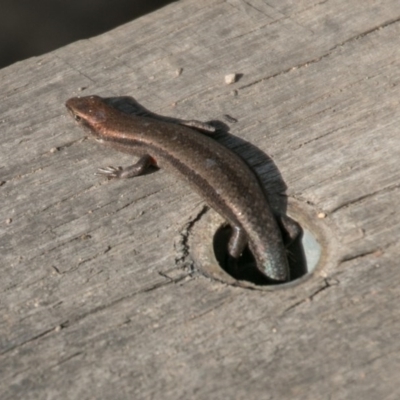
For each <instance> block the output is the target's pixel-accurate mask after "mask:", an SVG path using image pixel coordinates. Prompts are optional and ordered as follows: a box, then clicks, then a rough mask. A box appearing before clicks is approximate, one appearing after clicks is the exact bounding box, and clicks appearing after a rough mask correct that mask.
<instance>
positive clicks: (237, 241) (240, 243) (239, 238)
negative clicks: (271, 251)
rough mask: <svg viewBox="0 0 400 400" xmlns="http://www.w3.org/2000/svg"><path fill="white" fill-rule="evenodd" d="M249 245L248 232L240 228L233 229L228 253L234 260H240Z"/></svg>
mask: <svg viewBox="0 0 400 400" xmlns="http://www.w3.org/2000/svg"><path fill="white" fill-rule="evenodd" d="M246 245H247V235H246V232H245V231H244V230H243V229H242V228H240V227H239V226H233V227H232V234H231V237H230V239H229V243H228V253H229V255H230V256H231V257H232V258H234V259H236V260H237V259H238V258H239V257H240V256H241V255H242V253H243V250H244V249H245V248H246Z"/></svg>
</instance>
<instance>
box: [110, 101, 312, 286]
mask: <svg viewBox="0 0 400 400" xmlns="http://www.w3.org/2000/svg"><path fill="white" fill-rule="evenodd" d="M105 101H106V102H107V103H108V104H110V105H111V106H112V107H115V108H117V109H118V110H119V111H121V112H123V113H126V114H129V115H135V116H141V117H148V118H152V119H156V120H159V121H164V122H170V123H175V124H181V125H185V126H188V127H191V128H193V129H197V130H200V131H205V132H206V134H208V135H209V136H212V139H213V140H216V141H218V142H219V143H220V144H222V145H223V146H225V147H227V148H228V149H230V150H231V151H232V152H234V153H236V154H237V155H238V156H239V157H240V158H242V159H243V160H244V161H245V162H246V163H247V164H248V165H249V167H250V168H251V169H252V170H253V171H254V173H255V175H256V176H257V178H258V180H259V181H260V183H261V186H262V187H263V188H264V191H265V194H266V196H267V199H268V201H269V204H270V206H271V208H272V211H273V212H274V213H275V214H276V215H277V216H279V215H283V216H286V211H287V195H286V194H285V193H286V190H287V186H286V184H285V182H284V180H283V178H282V175H281V173H280V172H279V170H278V168H277V166H276V164H275V163H274V161H273V160H272V158H271V157H269V156H268V155H267V154H265V153H264V152H263V151H261V150H260V149H259V148H258V147H256V146H255V145H253V144H252V143H250V142H248V141H246V140H244V139H242V138H239V137H237V136H234V135H232V134H231V133H229V130H230V128H229V126H228V125H227V124H225V123H224V122H222V121H219V120H212V121H208V122H206V123H204V122H200V121H192V120H191V121H187V120H182V119H179V118H174V117H166V116H163V115H160V114H156V113H153V112H151V111H149V110H147V109H146V108H145V107H144V106H142V105H141V104H140V103H139V102H138V101H137V100H135V99H134V98H133V97H131V96H121V97H109V98H106V99H105ZM229 121H231V122H232V123H233V122H235V121H234V119H229ZM156 170H157V168H154V169H152V170H151V171H149V173H152V172H155V171H156ZM277 221H278V225H279V226H280V229H281V231H282V236H283V239H284V242H285V245H286V246H287V253H288V260H289V267H290V276H291V280H295V279H298V278H300V277H301V276H303V275H305V274H306V273H307V265H306V260H305V255H304V250H303V247H302V244H301V234H299V235H298V237H297V238H296V239H295V240H291V239H290V234H289V233H288V232H287V231H286V229H285V227H284V226H283V225H282V224H281V223H280V222H279V218H277ZM230 232H231V229H230V227H229V225H227V226H224V227H221V228H220V229H219V230H218V231H217V232H216V234H215V237H214V252H215V256H216V258H217V260H218V262H219V264H220V265H221V267H222V268H223V269H224V270H225V271H226V272H227V273H228V274H230V275H231V276H233V277H234V278H235V279H238V280H245V281H249V282H252V283H254V284H257V285H271V284H276V282H272V281H271V280H269V279H268V278H266V277H265V275H264V274H262V273H261V272H260V271H259V270H258V269H257V268H256V267H255V262H254V259H253V257H252V254H251V252H250V251H249V250H248V249H246V250H245V252H244V253H243V255H242V256H241V257H240V259H239V262H238V263H234V264H233V263H231V262H229V257H227V251H226V249H227V246H228V242H229V238H230Z"/></svg>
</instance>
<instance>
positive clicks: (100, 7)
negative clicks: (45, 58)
mask: <svg viewBox="0 0 400 400" xmlns="http://www.w3.org/2000/svg"><path fill="white" fill-rule="evenodd" d="M172 1H173V0H67V1H66V0H36V1H32V0H0V68H3V67H5V66H7V65H10V64H12V63H14V62H16V61H20V60H23V59H25V58H28V57H32V56H38V55H40V54H43V53H46V52H49V51H52V50H54V49H57V48H58V47H62V46H65V45H66V44H68V43H71V42H74V41H76V40H79V39H85V38H88V37H92V36H96V35H99V34H100V33H103V32H106V31H109V30H111V29H113V28H115V27H117V26H119V25H122V24H124V23H126V22H128V21H131V20H133V19H135V18H137V17H140V16H141V15H144V14H147V13H149V12H151V11H154V10H156V9H157V8H160V7H162V6H164V5H166V4H168V3H172Z"/></svg>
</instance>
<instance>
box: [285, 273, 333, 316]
mask: <svg viewBox="0 0 400 400" xmlns="http://www.w3.org/2000/svg"><path fill="white" fill-rule="evenodd" d="M339 283H340V282H339V280H337V279H330V278H325V279H324V285H323V286H321V287H320V288H318V289H316V290H315V291H314V292H313V293H312V294H310V295H309V296H307V297H306V298H304V299H301V300H299V301H298V302H296V303H294V304H292V305H291V306H290V307H288V308H286V309H285V310H284V312H283V314H285V313H287V312H288V311H291V310H293V309H294V308H297V307H298V306H300V305H302V304H304V303H307V302H311V301H313V300H314V298H315V297H316V296H317V295H319V294H320V293H322V292H324V291H325V290H326V289H329V288H330V287H332V286H338V285H339Z"/></svg>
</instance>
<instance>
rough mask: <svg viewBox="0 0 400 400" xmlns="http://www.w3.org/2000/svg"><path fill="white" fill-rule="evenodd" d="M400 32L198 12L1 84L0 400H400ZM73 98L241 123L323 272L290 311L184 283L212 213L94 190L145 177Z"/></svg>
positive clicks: (135, 25) (369, 23)
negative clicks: (92, 130) (307, 223)
mask: <svg viewBox="0 0 400 400" xmlns="http://www.w3.org/2000/svg"><path fill="white" fill-rule="evenodd" d="M399 21H400V4H399V3H398V2H396V1H394V0H389V1H386V2H384V4H382V2H380V1H366V2H364V3H363V7H360V6H359V3H358V2H355V1H352V2H348V1H344V0H336V1H321V2H319V3H314V4H312V5H310V3H309V2H302V1H299V2H295V3H293V2H290V1H272V2H268V4H267V3H264V2H261V1H256V0H254V1H246V2H242V1H239V0H230V1H228V2H226V1H217V0H207V1H202V2H196V1H193V0H185V1H180V2H177V3H174V4H171V5H169V6H168V7H165V8H163V9H161V10H158V11H157V12H155V13H153V14H150V15H147V16H145V17H143V18H140V19H138V20H136V21H134V22H132V23H130V24H127V25H124V26H122V27H120V28H118V29H116V30H114V31H111V32H108V33H107V34H104V35H101V36H99V37H96V38H92V39H90V40H85V41H80V42H77V43H74V44H72V45H70V46H67V47H65V48H62V49H59V50H57V51H55V52H52V53H49V54H47V55H45V56H42V57H38V58H33V59H30V60H26V61H24V62H21V63H17V64H15V65H12V66H10V67H8V68H5V69H3V70H0V76H1V82H2V101H1V104H0V126H1V137H2V141H1V145H0V181H1V182H2V185H1V186H0V201H1V205H2V207H1V208H0V221H1V223H0V252H1V258H0V265H1V276H2V279H1V282H0V287H1V290H0V309H1V312H0V316H1V318H0V354H1V356H0V376H1V378H2V379H1V383H0V397H1V398H2V399H8V398H10V399H11V398H21V397H23V398H28V399H29V398H60V397H62V398H78V397H79V398H83V399H86V398H87V399H89V398H161V397H162V398H171V399H172V398H173V399H176V398H196V399H206V398H235V399H242V398H243V399H244V398H246V399H248V398H304V399H306V398H310V399H315V398H327V397H329V398H374V399H375V398H388V399H395V398H398V397H399V389H398V387H397V375H398V374H397V371H398V367H399V363H400V355H399V354H400V353H399V349H398V347H399V345H398V340H397V332H398V331H399V328H400V327H399V323H398V321H399V311H398V307H397V300H398V297H399V294H400V290H399V289H398V287H397V286H398V285H397V282H398V280H399V274H400V272H399V269H398V268H397V264H398V263H397V259H398V255H399V249H398V246H397V238H398V236H399V227H400V223H399V222H400V221H399V215H398V212H397V208H398V207H397V202H396V199H397V197H398V191H399V189H398V188H399V183H398V182H399V171H398V169H397V168H396V163H397V159H398V153H399V149H400V135H399V133H398V129H397V126H399V119H400V112H399V111H398V110H399V98H400V96H399V84H398V83H399V81H400V78H399V77H400V65H399V64H400V63H399V61H398V60H399V59H400V57H399V53H400V50H399V49H400V46H399V37H400V24H399ZM180 68H182V73H181V74H180V75H179V74H177V73H176V71H177V70H178V69H180ZM232 72H235V73H240V74H243V76H242V77H241V79H240V80H239V81H238V82H237V83H235V84H233V85H225V83H224V75H225V74H227V73H232ZM79 88H81V90H79ZM82 88H85V89H84V90H82ZM79 93H82V94H89V93H95V94H99V95H102V96H122V95H132V96H134V97H135V98H136V99H137V100H138V101H139V102H140V103H141V104H143V105H144V106H146V107H148V108H149V109H150V110H152V111H155V112H158V113H161V114H166V115H171V116H174V117H178V118H185V119H201V120H223V115H224V114H229V115H231V116H232V117H234V118H236V119H237V120H238V122H237V123H235V124H233V123H232V124H231V133H232V134H233V135H235V136H236V137H237V139H238V140H236V141H235V140H231V139H229V140H226V139H223V140H225V142H226V143H227V144H228V145H230V146H233V147H235V150H236V151H238V152H240V153H241V154H242V155H243V156H244V157H246V159H247V160H248V161H249V162H250V163H252V164H253V165H254V166H255V168H256V170H257V172H258V173H259V174H260V176H261V177H262V179H263V181H264V182H265V184H266V185H267V186H268V187H270V188H271V189H272V191H276V192H279V191H280V190H281V188H282V185H281V183H282V182H281V179H282V178H283V181H284V182H283V183H284V184H286V186H287V187H288V193H289V195H290V196H291V197H293V198H295V199H296V204H299V205H300V206H299V207H300V210H301V208H302V207H303V208H304V212H305V214H304V215H305V218H306V219H307V218H309V219H310V218H311V219H312V218H314V221H313V223H316V224H320V225H321V229H325V230H326V232H328V233H329V234H330V237H328V241H327V243H326V244H325V245H326V247H327V250H328V251H327V256H326V257H327V258H326V260H325V262H324V264H323V265H322V266H321V268H320V269H319V270H318V271H317V272H316V273H315V274H314V275H313V276H312V277H311V278H310V279H308V280H306V281H304V282H302V283H301V284H299V285H297V286H290V287H288V288H286V289H284V290H274V291H251V290H246V289H241V288H235V287H232V286H228V285H224V284H221V283H219V282H214V281H212V280H209V279H207V278H205V277H203V276H201V275H199V274H198V273H194V274H192V273H190V271H188V270H187V269H185V268H183V267H182V264H181V261H180V260H179V257H180V256H181V253H180V252H181V249H180V248H179V241H180V234H181V232H182V230H183V229H184V227H185V225H186V224H187V223H188V222H190V221H193V219H195V218H196V216H197V215H198V213H199V210H201V209H202V204H203V203H202V200H201V199H200V198H199V197H198V196H197V195H195V194H194V193H192V192H191V191H190V190H189V189H188V187H187V186H186V185H184V184H183V183H182V182H180V181H177V180H176V178H175V177H174V176H171V175H170V174H168V173H166V172H165V171H159V172H157V173H154V174H151V175H145V176H142V177H138V178H136V179H135V180H134V181H118V182H107V181H104V180H102V179H99V178H98V177H95V176H93V173H94V172H95V171H96V169H97V167H99V166H107V165H116V164H121V165H126V164H129V163H130V162H131V160H130V157H128V156H125V155H120V154H116V153H114V152H113V151H110V150H108V149H104V148H102V147H100V146H98V145H97V144H96V143H93V142H92V141H86V140H83V135H82V132H81V131H80V130H79V129H78V128H77V127H76V126H75V125H74V124H73V122H72V120H71V119H70V117H69V116H67V114H66V111H65V107H64V102H65V100H66V99H67V98H69V97H72V96H74V95H76V94H79ZM241 140H244V141H247V142H249V143H251V144H252V145H254V146H255V147H256V148H258V149H259V150H260V151H262V152H264V153H265V154H266V155H267V156H269V157H271V158H272V160H273V162H274V163H275V164H276V166H274V165H271V164H270V163H266V162H264V161H265V160H264V159H263V157H261V156H260V155H259V154H258V153H257V152H256V151H254V149H252V148H251V146H248V145H246V144H241ZM281 177H282V178H281ZM271 199H272V201H273V202H274V204H275V202H277V199H282V197H281V196H279V195H277V193H275V194H274V193H272V194H271ZM310 210H311V213H310ZM306 211H307V212H306ZM300 212H301V211H300ZM319 212H323V213H325V214H326V215H327V217H326V218H324V219H321V220H318V219H317V214H318V213H319ZM313 216H314V217H313ZM315 221H317V222H315ZM174 243H175V247H174Z"/></svg>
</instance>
